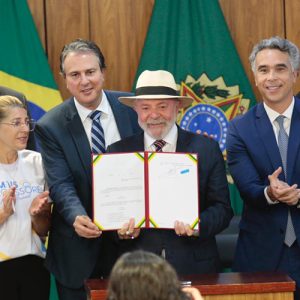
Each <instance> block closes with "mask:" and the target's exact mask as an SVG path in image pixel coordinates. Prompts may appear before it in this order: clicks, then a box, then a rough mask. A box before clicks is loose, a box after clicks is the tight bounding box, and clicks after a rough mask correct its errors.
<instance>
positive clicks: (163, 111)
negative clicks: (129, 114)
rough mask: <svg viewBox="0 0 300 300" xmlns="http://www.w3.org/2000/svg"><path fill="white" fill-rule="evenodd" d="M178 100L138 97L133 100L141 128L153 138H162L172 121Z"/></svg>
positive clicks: (176, 110) (175, 113) (170, 126)
mask: <svg viewBox="0 0 300 300" xmlns="http://www.w3.org/2000/svg"><path fill="white" fill-rule="evenodd" d="M179 109H180V102H179V101H178V100H174V99H155V100H153V99H150V100H148V99H139V100H136V101H135V110H136V112H137V114H138V121H139V124H140V126H141V128H142V129H143V130H144V131H146V132H147V133H148V134H149V135H150V136H152V137H153V138H154V139H156V140H158V139H163V138H164V137H165V136H166V135H167V134H168V132H169V131H170V129H171V128H172V126H173V125H174V123H175V122H176V117H177V114H178V110H179Z"/></svg>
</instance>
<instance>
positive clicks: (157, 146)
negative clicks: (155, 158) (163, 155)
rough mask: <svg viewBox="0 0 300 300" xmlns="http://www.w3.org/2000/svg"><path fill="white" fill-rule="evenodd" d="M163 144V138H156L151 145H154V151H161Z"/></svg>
mask: <svg viewBox="0 0 300 300" xmlns="http://www.w3.org/2000/svg"><path fill="white" fill-rule="evenodd" d="M165 144H166V142H165V141H164V140H156V141H155V142H154V143H153V145H154V146H155V151H156V152H162V148H163V147H164V145H165Z"/></svg>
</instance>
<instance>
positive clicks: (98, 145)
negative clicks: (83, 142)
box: [89, 110, 105, 154]
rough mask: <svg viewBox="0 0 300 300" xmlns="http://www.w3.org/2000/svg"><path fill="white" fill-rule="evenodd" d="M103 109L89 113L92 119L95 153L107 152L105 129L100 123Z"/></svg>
mask: <svg viewBox="0 0 300 300" xmlns="http://www.w3.org/2000/svg"><path fill="white" fill-rule="evenodd" d="M100 116H101V111H99V110H95V111H93V112H91V113H90V114H89V117H90V119H92V129H91V141H92V152H93V153H94V154H100V153H105V140H104V131H103V128H102V126H101V123H100Z"/></svg>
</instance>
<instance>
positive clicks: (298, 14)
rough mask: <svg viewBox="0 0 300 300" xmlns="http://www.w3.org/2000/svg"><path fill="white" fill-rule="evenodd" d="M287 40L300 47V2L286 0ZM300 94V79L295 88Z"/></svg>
mask: <svg viewBox="0 0 300 300" xmlns="http://www.w3.org/2000/svg"><path fill="white" fill-rule="evenodd" d="M285 13H286V18H285V20H286V24H285V28H286V38H287V39H289V40H290V41H292V42H293V43H295V44H296V45H297V46H298V47H300V1H299V0H285ZM298 92H300V79H299V78H298V81H297V83H296V86H295V94H297V93H298Z"/></svg>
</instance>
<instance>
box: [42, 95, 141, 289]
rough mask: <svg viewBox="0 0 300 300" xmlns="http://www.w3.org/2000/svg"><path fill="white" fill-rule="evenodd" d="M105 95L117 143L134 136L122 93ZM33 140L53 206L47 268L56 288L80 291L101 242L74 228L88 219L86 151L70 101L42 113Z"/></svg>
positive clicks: (132, 117)
mask: <svg viewBox="0 0 300 300" xmlns="http://www.w3.org/2000/svg"><path fill="white" fill-rule="evenodd" d="M105 93H106V96H107V99H108V101H109V103H110V105H111V108H112V111H113V113H114V116H115V119H116V122H117V127H118V130H119V133H120V135H121V138H124V137H127V136H130V135H132V134H134V133H135V132H137V131H139V130H140V128H139V126H138V124H137V116H136V113H135V112H134V111H133V110H132V109H130V108H129V107H127V106H125V105H123V104H121V103H120V102H119V101H118V97H119V96H121V95H124V93H119V92H114V91H105ZM126 95H128V94H126ZM36 134H37V136H38V139H39V142H40V146H41V150H42V151H41V153H42V157H43V162H44V165H45V170H46V175H47V181H48V184H49V188H50V196H51V198H52V200H53V202H54V207H53V213H52V225H51V230H50V237H49V245H48V251H47V256H46V266H47V268H48V269H49V270H50V271H51V272H52V273H53V274H54V276H55V277H56V279H57V280H58V281H59V282H60V283H61V284H63V285H64V286H67V287H70V288H79V287H81V286H82V285H83V282H84V279H86V278H88V277H89V276H90V274H91V272H92V271H93V269H94V267H95V264H96V262H97V259H98V257H99V255H100V250H101V247H100V246H101V243H102V237H100V238H98V239H85V238H81V237H79V236H78V235H77V234H76V233H75V231H74V228H73V223H74V220H75V217H76V216H78V215H88V216H90V217H91V218H92V177H91V165H92V162H91V149H90V145H89V141H88V138H87V136H86V133H85V131H84V128H83V125H82V122H81V120H80V117H79V115H78V112H77V110H76V107H75V104H74V100H73V98H71V99H68V100H66V101H65V102H63V103H62V104H60V105H58V106H57V107H55V108H54V109H52V110H50V111H49V112H48V113H46V114H45V115H44V116H43V117H42V118H41V119H40V121H39V122H38V124H37V129H36ZM105 263H109V257H108V258H107V259H106V260H105ZM104 267H105V266H104Z"/></svg>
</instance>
